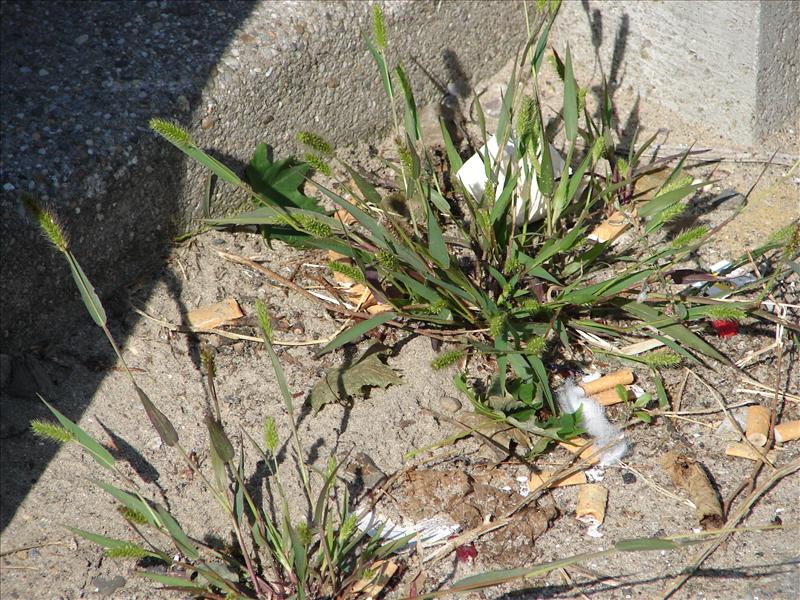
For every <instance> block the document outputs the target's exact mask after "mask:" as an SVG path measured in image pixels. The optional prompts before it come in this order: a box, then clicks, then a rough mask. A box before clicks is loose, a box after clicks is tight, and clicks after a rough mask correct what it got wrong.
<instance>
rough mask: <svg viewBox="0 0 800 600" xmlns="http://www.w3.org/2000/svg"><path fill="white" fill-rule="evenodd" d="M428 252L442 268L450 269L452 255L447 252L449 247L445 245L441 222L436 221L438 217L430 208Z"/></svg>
mask: <svg viewBox="0 0 800 600" xmlns="http://www.w3.org/2000/svg"><path fill="white" fill-rule="evenodd" d="M428 250H429V251H430V253H431V256H432V257H433V260H435V261H436V262H437V263H438V264H439V266H440V267H442V268H443V269H448V268H449V267H450V254H449V252H448V251H447V245H446V244H445V243H444V236H443V235H442V228H441V227H439V222H438V221H437V220H436V215H434V214H433V211H432V210H431V208H430V207H428Z"/></svg>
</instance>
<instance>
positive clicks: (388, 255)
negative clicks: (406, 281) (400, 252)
mask: <svg viewBox="0 0 800 600" xmlns="http://www.w3.org/2000/svg"><path fill="white" fill-rule="evenodd" d="M376 258H377V259H378V264H379V265H381V266H382V267H383V268H384V269H386V270H387V271H397V268H398V261H397V256H395V255H394V253H393V252H391V251H389V250H387V249H386V248H381V249H380V250H378V254H377V256H376Z"/></svg>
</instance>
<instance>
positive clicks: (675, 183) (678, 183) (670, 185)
mask: <svg viewBox="0 0 800 600" xmlns="http://www.w3.org/2000/svg"><path fill="white" fill-rule="evenodd" d="M692 181H694V179H693V178H692V176H691V175H686V174H684V173H679V174H678V175H677V176H676V177H674V178H672V180H670V181H668V182H667V183H665V184H664V185H663V186H662V187H661V189H660V190H658V193H657V194H656V195H655V198H658V197H659V196H663V195H664V194H666V193H668V192H671V191H673V190H677V189H679V188H682V187H685V186H687V185H691V184H692Z"/></svg>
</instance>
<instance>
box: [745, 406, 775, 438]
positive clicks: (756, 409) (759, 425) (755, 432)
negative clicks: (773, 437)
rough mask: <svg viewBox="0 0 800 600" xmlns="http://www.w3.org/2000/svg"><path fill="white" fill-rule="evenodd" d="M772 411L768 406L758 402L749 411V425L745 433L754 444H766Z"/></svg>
mask: <svg viewBox="0 0 800 600" xmlns="http://www.w3.org/2000/svg"><path fill="white" fill-rule="evenodd" d="M769 420H770V412H769V409H768V408H767V407H766V406H761V405H760V404H756V405H755V406H751V407H750V408H749V409H748V411H747V425H746V426H745V435H747V439H748V440H750V442H751V443H752V444H753V445H754V446H759V447H761V446H764V445H766V443H767V435H768V434H769Z"/></svg>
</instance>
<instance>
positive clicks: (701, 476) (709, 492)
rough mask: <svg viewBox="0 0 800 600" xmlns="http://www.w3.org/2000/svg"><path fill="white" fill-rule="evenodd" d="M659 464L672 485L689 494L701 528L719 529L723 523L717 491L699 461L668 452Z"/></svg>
mask: <svg viewBox="0 0 800 600" xmlns="http://www.w3.org/2000/svg"><path fill="white" fill-rule="evenodd" d="M661 464H662V466H663V467H664V470H665V471H666V472H667V473H669V476H670V478H671V479H672V483H673V485H675V487H678V488H680V489H682V490H684V491H685V492H686V493H687V494H689V499H690V500H691V501H692V503H693V504H694V505H695V507H696V508H695V512H696V513H697V518H698V520H699V521H700V525H702V526H703V529H719V528H720V527H722V526H723V525H724V524H725V519H723V518H722V506H721V505H720V502H719V498H718V497H717V492H716V491H715V490H714V488H713V487H712V485H711V482H710V481H709V480H708V475H706V472H705V470H704V469H703V467H702V466H701V465H700V464H699V463H697V462H695V461H694V460H692V459H691V458H689V457H688V456H683V455H680V454H677V453H675V452H669V453H667V454H665V455H664V457H663V458H662V459H661Z"/></svg>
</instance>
